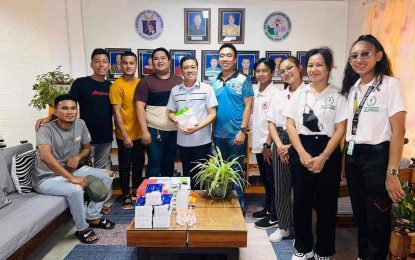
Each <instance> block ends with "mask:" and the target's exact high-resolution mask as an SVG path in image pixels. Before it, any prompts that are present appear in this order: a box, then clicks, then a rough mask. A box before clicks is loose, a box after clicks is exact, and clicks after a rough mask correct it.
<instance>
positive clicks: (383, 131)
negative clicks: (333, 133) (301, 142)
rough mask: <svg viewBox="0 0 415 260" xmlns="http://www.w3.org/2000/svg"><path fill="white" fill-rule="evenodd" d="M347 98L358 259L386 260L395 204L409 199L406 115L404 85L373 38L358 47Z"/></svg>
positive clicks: (358, 42) (354, 51)
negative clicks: (404, 178) (402, 174)
mask: <svg viewBox="0 0 415 260" xmlns="http://www.w3.org/2000/svg"><path fill="white" fill-rule="evenodd" d="M342 93H343V94H345V95H347V96H348V109H347V112H348V121H347V122H348V124H347V132H346V141H347V147H346V149H345V151H346V155H345V156H346V157H345V171H346V179H347V186H348V189H349V193H350V199H351V202H352V209H353V214H354V217H355V219H356V222H357V225H358V249H359V252H358V257H359V259H376V260H377V259H386V257H387V255H388V248H389V240H390V233H391V211H390V208H389V205H391V201H390V199H391V200H392V201H393V202H398V201H400V200H401V199H403V198H404V197H405V193H404V191H403V190H402V187H401V183H400V181H399V178H398V176H397V174H398V168H399V163H400V159H401V156H402V149H403V141H404V135H405V117H406V110H405V107H404V100H403V96H404V95H403V91H402V87H401V84H400V83H399V81H398V80H397V79H396V78H393V77H392V72H391V68H390V62H389V59H388V57H387V55H386V53H385V50H384V49H383V47H382V45H381V44H380V43H379V41H378V40H377V39H376V38H375V37H373V36H372V35H362V36H360V37H359V38H358V39H357V40H356V41H355V42H354V43H353V45H352V47H351V50H350V56H349V62H348V63H347V65H346V68H345V72H344V79H343V88H342ZM389 198H390V199H389ZM388 200H389V202H390V203H388ZM378 202H381V203H378ZM382 202H383V203H382ZM381 204H383V205H386V207H382V206H383V205H381Z"/></svg>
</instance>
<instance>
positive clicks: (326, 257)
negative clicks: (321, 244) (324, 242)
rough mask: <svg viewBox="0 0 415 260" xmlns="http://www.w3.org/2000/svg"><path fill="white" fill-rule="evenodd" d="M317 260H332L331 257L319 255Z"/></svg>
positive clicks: (316, 256)
mask: <svg viewBox="0 0 415 260" xmlns="http://www.w3.org/2000/svg"><path fill="white" fill-rule="evenodd" d="M315 259H316V260H330V256H319V255H318V254H315Z"/></svg>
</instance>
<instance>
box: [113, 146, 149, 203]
mask: <svg viewBox="0 0 415 260" xmlns="http://www.w3.org/2000/svg"><path fill="white" fill-rule="evenodd" d="M116 140H117V146H118V164H119V167H120V185H121V191H122V195H124V196H125V195H129V194H130V170H131V169H132V173H131V179H132V185H133V187H132V188H133V189H137V188H138V186H140V183H141V181H142V180H143V177H142V176H143V166H144V160H145V155H144V147H143V145H142V144H141V139H137V140H133V147H132V148H126V147H124V142H123V140H121V139H118V138H117V139H116Z"/></svg>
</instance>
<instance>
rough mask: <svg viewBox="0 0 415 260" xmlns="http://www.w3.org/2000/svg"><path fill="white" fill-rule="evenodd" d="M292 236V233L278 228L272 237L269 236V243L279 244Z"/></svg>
mask: <svg viewBox="0 0 415 260" xmlns="http://www.w3.org/2000/svg"><path fill="white" fill-rule="evenodd" d="M289 235H290V231H289V230H288V229H287V230H284V229H279V228H277V230H275V232H274V233H272V234H271V235H269V241H271V242H273V243H278V242H280V241H281V240H282V239H283V238H284V237H288V236H289Z"/></svg>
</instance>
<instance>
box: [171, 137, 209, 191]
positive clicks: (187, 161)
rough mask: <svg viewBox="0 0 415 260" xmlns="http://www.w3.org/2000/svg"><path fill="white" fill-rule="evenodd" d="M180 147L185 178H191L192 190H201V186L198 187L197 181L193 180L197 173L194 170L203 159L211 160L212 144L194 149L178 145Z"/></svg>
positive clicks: (194, 147)
mask: <svg viewBox="0 0 415 260" xmlns="http://www.w3.org/2000/svg"><path fill="white" fill-rule="evenodd" d="M178 147H179V156H180V160H181V161H182V167H183V176H186V177H190V179H191V180H190V183H191V187H192V190H200V187H199V185H196V183H195V180H193V177H194V176H195V174H196V173H197V171H192V169H193V168H194V167H195V166H196V163H198V162H201V159H206V160H208V159H209V155H211V148H212V143H208V144H204V145H200V146H193V147H184V146H180V145H178Z"/></svg>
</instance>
